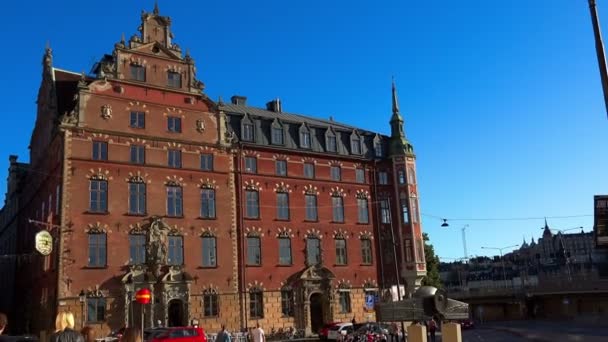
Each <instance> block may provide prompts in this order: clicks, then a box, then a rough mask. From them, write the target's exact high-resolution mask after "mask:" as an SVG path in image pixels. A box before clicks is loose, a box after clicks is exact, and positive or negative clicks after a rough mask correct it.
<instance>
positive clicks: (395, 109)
mask: <svg viewBox="0 0 608 342" xmlns="http://www.w3.org/2000/svg"><path fill="white" fill-rule="evenodd" d="M392 83H393V114H395V113H399V101H398V100H397V86H396V85H395V77H393V78H392Z"/></svg>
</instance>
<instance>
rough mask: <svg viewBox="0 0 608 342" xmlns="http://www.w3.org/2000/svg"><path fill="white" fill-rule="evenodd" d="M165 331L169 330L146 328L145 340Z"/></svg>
mask: <svg viewBox="0 0 608 342" xmlns="http://www.w3.org/2000/svg"><path fill="white" fill-rule="evenodd" d="M165 332H167V328H151V329H144V341H146V342H148V341H150V340H152V339H153V338H155V337H157V336H160V335H162V334H164V333H165Z"/></svg>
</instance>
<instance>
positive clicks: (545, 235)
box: [543, 217, 553, 239]
mask: <svg viewBox="0 0 608 342" xmlns="http://www.w3.org/2000/svg"><path fill="white" fill-rule="evenodd" d="M552 236H553V234H552V233H551V228H549V225H548V224H547V218H546V217H545V228H544V230H543V238H548V239H550V238H551V237H552Z"/></svg>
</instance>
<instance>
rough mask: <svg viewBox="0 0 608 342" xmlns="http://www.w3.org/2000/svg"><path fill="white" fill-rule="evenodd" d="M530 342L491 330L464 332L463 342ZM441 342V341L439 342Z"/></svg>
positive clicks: (477, 329)
mask: <svg viewBox="0 0 608 342" xmlns="http://www.w3.org/2000/svg"><path fill="white" fill-rule="evenodd" d="M520 341H530V340H528V339H526V338H524V337H520V336H517V335H514V334H511V333H507V332H502V331H496V330H490V329H479V328H475V329H470V330H464V331H463V332H462V342H520ZM437 342H439V341H437Z"/></svg>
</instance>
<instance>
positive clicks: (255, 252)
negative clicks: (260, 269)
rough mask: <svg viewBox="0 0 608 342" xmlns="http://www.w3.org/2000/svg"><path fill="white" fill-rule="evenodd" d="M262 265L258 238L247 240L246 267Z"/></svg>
mask: <svg viewBox="0 0 608 342" xmlns="http://www.w3.org/2000/svg"><path fill="white" fill-rule="evenodd" d="M261 264H262V250H261V245H260V238H259V237H248V238H247V265H253V266H260V265H261Z"/></svg>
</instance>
